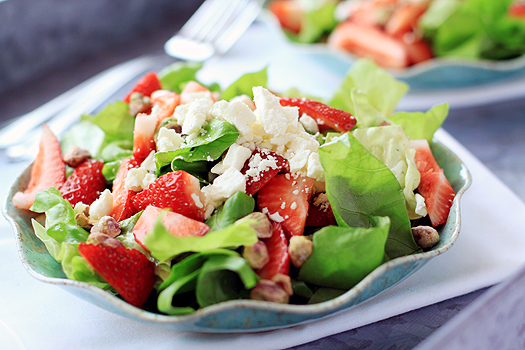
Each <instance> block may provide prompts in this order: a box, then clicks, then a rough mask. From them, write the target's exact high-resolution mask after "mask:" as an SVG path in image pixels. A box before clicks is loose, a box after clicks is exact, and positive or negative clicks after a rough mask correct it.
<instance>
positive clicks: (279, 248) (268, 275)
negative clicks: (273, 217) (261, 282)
mask: <svg viewBox="0 0 525 350" xmlns="http://www.w3.org/2000/svg"><path fill="white" fill-rule="evenodd" d="M263 241H264V243H265V244H266V247H267V248H268V255H269V257H270V261H269V262H268V263H267V264H266V265H264V267H263V268H261V269H259V270H257V274H258V275H259V276H260V277H261V278H262V279H268V280H271V279H272V277H274V276H275V275H277V274H278V273H280V274H283V275H289V273H290V255H289V254H288V241H287V239H286V235H285V234H284V230H283V227H282V225H281V224H279V223H276V222H274V223H272V236H271V237H270V238H267V239H265V240H263Z"/></svg>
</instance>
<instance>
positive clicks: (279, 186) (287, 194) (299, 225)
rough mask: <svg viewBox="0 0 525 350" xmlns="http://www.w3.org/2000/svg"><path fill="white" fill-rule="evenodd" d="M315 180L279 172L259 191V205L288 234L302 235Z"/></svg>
mask: <svg viewBox="0 0 525 350" xmlns="http://www.w3.org/2000/svg"><path fill="white" fill-rule="evenodd" d="M314 182H315V180H314V179H312V178H309V177H302V176H298V177H297V178H294V177H293V176H290V174H279V175H276V176H275V177H274V178H273V179H271V180H270V182H268V183H267V184H266V185H265V186H264V187H263V188H261V190H260V191H259V192H258V193H257V206H258V208H259V210H260V211H262V212H263V213H265V214H267V215H268V216H269V218H270V219H271V220H272V221H274V222H280V223H281V224H282V226H283V229H284V231H285V232H286V234H287V235H288V236H292V235H302V234H303V232H304V226H305V224H306V217H307V215H308V207H309V204H308V202H309V200H310V197H311V195H312V188H313V185H314Z"/></svg>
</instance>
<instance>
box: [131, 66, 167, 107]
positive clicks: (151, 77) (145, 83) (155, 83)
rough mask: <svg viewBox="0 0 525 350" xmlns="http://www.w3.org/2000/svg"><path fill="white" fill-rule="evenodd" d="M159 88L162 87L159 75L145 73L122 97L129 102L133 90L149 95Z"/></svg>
mask: <svg viewBox="0 0 525 350" xmlns="http://www.w3.org/2000/svg"><path fill="white" fill-rule="evenodd" d="M160 89H162V85H161V83H160V79H159V77H158V76H157V73H155V72H149V73H146V74H145V75H144V76H143V77H142V78H140V80H139V81H138V82H137V83H136V84H135V86H134V87H133V88H132V89H131V91H130V92H128V94H127V95H126V96H125V97H124V102H126V103H129V99H130V97H131V95H132V94H133V93H134V92H138V93H140V94H142V96H148V97H150V96H151V93H152V92H153V91H157V90H160Z"/></svg>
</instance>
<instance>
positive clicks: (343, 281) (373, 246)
mask: <svg viewBox="0 0 525 350" xmlns="http://www.w3.org/2000/svg"><path fill="white" fill-rule="evenodd" d="M369 220H370V223H371V227H370V228H362V227H358V228H356V227H337V226H327V227H323V228H322V229H320V230H319V231H317V232H316V233H314V236H313V243H314V247H315V249H314V250H313V253H312V255H311V256H310V258H309V259H308V260H307V261H306V263H305V264H304V265H303V266H302V267H301V269H300V270H299V279H300V280H302V281H305V282H309V283H313V284H315V285H318V286H323V287H330V288H340V289H350V288H352V287H353V286H354V285H356V284H357V283H358V282H359V281H361V280H362V279H363V278H364V277H365V276H366V275H368V274H369V273H370V272H372V271H373V270H374V269H375V268H376V267H377V266H379V265H381V263H382V262H383V257H384V255H385V243H386V240H387V237H388V230H389V227H390V219H389V218H388V217H370V218H369Z"/></svg>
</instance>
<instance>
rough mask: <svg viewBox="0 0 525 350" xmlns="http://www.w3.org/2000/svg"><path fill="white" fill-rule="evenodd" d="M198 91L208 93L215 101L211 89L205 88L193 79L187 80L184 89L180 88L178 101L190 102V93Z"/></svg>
mask: <svg viewBox="0 0 525 350" xmlns="http://www.w3.org/2000/svg"><path fill="white" fill-rule="evenodd" d="M198 92H205V93H209V94H210V97H211V98H212V99H213V101H214V102H216V101H215V99H214V98H213V94H212V93H211V91H210V90H208V88H206V87H205V86H202V85H201V84H199V83H197V82H196V81H194V80H190V81H188V82H187V83H186V85H185V86H184V89H182V91H181V93H180V102H181V103H183V104H184V103H188V102H190V101H191V100H192V97H191V95H193V94H195V93H198Z"/></svg>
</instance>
